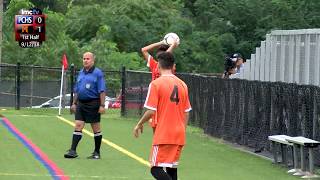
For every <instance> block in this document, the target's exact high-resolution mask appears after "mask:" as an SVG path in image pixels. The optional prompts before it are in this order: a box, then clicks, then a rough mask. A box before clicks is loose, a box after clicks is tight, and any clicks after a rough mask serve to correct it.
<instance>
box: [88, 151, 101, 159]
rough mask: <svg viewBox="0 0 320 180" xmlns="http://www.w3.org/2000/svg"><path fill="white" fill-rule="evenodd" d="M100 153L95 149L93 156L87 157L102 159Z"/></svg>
mask: <svg viewBox="0 0 320 180" xmlns="http://www.w3.org/2000/svg"><path fill="white" fill-rule="evenodd" d="M100 158H101V157H100V153H98V152H96V151H93V153H92V154H91V156H89V157H87V159H100Z"/></svg>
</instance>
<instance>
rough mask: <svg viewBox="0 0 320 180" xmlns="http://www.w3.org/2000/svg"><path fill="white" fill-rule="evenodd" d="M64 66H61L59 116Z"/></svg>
mask: <svg viewBox="0 0 320 180" xmlns="http://www.w3.org/2000/svg"><path fill="white" fill-rule="evenodd" d="M63 74H64V67H63V66H62V68H61V83H60V98H59V116H61V101H62V86H63Z"/></svg>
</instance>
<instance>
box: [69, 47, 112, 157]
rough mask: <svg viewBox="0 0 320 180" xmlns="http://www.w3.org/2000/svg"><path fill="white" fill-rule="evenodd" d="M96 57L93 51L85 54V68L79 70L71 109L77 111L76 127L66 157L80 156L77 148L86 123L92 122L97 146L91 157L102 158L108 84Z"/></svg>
mask: <svg viewBox="0 0 320 180" xmlns="http://www.w3.org/2000/svg"><path fill="white" fill-rule="evenodd" d="M94 62H95V57H94V54H93V53H91V52H86V53H84V54H83V60H82V63H83V69H82V70H81V71H80V72H79V75H78V78H77V82H76V85H75V89H74V91H75V93H74V99H73V103H72V106H71V111H72V112H74V113H75V127H74V132H73V136H72V143H71V148H70V149H69V150H68V151H67V153H66V154H64V157H65V158H76V157H78V154H77V151H76V148H77V146H78V143H79V141H80V140H81V138H82V130H83V128H84V126H85V123H90V124H91V128H92V131H93V133H94V143H95V148H94V151H93V153H92V154H91V155H90V156H89V157H88V158H89V159H100V146H101V141H102V132H101V127H100V118H101V117H100V116H101V114H103V113H105V104H104V103H105V97H106V93H105V92H106V85H105V78H104V75H103V72H102V71H101V70H100V69H99V68H97V67H95V66H94Z"/></svg>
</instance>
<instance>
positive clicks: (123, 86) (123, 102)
mask: <svg viewBox="0 0 320 180" xmlns="http://www.w3.org/2000/svg"><path fill="white" fill-rule="evenodd" d="M125 115H126V67H125V66H122V69H121V116H125Z"/></svg>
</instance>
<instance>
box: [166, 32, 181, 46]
mask: <svg viewBox="0 0 320 180" xmlns="http://www.w3.org/2000/svg"><path fill="white" fill-rule="evenodd" d="M163 41H164V43H165V44H166V45H169V46H170V45H171V44H173V42H174V41H177V44H178V45H179V44H180V38H179V36H178V35H177V34H176V33H168V34H166V35H165V36H164V38H163Z"/></svg>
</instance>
